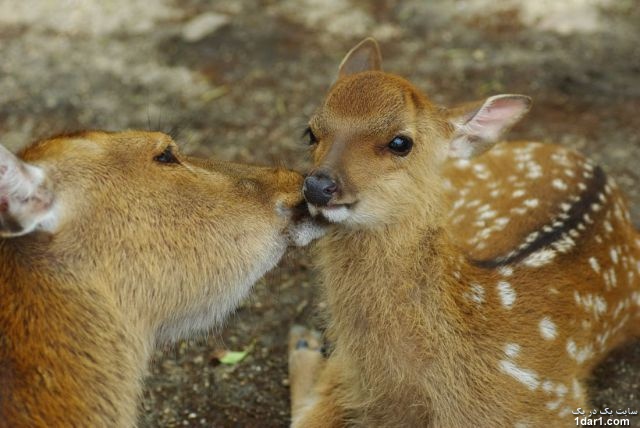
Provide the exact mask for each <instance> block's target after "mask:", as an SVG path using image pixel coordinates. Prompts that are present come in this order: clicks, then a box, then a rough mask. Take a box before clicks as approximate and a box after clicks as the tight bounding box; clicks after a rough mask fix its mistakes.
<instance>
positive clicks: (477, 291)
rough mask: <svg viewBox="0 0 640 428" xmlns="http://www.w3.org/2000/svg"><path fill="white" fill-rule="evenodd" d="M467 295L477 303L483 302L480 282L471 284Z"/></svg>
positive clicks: (482, 288) (482, 290)
mask: <svg viewBox="0 0 640 428" xmlns="http://www.w3.org/2000/svg"><path fill="white" fill-rule="evenodd" d="M467 297H468V298H469V299H470V300H472V301H474V302H475V303H477V304H481V303H483V302H484V287H483V286H482V285H480V284H472V285H471V290H470V293H469V294H468V295H467Z"/></svg>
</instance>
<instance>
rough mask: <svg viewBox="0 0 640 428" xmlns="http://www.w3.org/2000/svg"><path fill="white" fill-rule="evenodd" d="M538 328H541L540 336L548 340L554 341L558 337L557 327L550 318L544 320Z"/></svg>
mask: <svg viewBox="0 0 640 428" xmlns="http://www.w3.org/2000/svg"><path fill="white" fill-rule="evenodd" d="M538 327H539V328H540V334H541V335H542V337H543V338H544V339H546V340H553V339H555V338H556V336H557V335H558V332H557V330H556V325H555V323H554V322H553V321H551V319H550V318H549V317H544V318H542V319H541V320H540V324H538Z"/></svg>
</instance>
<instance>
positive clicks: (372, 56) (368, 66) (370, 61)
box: [338, 37, 382, 78]
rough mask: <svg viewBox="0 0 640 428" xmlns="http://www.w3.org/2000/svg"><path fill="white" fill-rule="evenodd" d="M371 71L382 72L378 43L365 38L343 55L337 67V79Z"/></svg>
mask: <svg viewBox="0 0 640 428" xmlns="http://www.w3.org/2000/svg"><path fill="white" fill-rule="evenodd" d="M371 70H382V56H381V55H380V47H379V46H378V42H376V41H375V39H373V38H371V37H367V38H366V39H364V40H363V41H361V42H360V43H358V44H357V45H356V46H355V47H354V48H353V49H351V50H350V51H349V53H347V55H345V57H344V59H343V60H342V62H341V63H340V67H338V78H340V77H344V76H348V75H350V74H355V73H360V72H361V71H371Z"/></svg>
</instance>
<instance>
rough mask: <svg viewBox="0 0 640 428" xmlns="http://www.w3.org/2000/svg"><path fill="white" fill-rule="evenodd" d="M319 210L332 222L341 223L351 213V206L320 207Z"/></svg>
mask: <svg viewBox="0 0 640 428" xmlns="http://www.w3.org/2000/svg"><path fill="white" fill-rule="evenodd" d="M309 211H311V210H309ZM319 211H320V212H321V213H322V215H323V216H324V218H326V219H327V220H329V221H330V222H331V223H341V222H343V221H345V220H346V219H348V218H349V216H350V215H351V212H350V211H349V208H347V207H344V206H341V207H335V208H319Z"/></svg>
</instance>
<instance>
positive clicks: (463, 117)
mask: <svg viewBox="0 0 640 428" xmlns="http://www.w3.org/2000/svg"><path fill="white" fill-rule="evenodd" d="M530 108H531V98H529V97H527V96H525V95H512V94H505V95H496V96H493V97H490V98H487V100H486V101H484V102H477V103H471V104H466V105H463V106H460V107H457V108H453V109H449V110H447V111H446V114H447V117H448V119H449V122H450V123H451V124H452V125H453V127H454V134H453V137H452V139H451V142H450V143H449V144H450V146H449V155H450V156H451V157H454V158H463V159H469V158H472V157H474V156H478V155H479V154H482V153H484V152H485V151H487V150H489V149H490V148H491V147H493V145H494V144H495V143H496V142H497V141H498V140H499V139H500V137H501V136H502V135H503V134H504V133H505V132H506V131H507V130H509V128H511V127H512V126H513V125H514V124H515V123H516V122H518V121H519V120H520V119H521V118H522V116H524V115H525V114H526V113H527V112H528V111H529V109H530Z"/></svg>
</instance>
